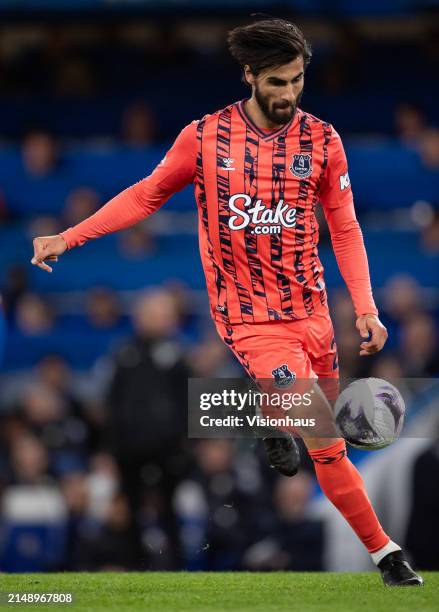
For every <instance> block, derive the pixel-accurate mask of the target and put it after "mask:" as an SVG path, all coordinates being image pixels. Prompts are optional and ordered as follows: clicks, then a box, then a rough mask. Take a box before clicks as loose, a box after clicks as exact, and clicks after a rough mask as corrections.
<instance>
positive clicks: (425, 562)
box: [406, 440, 439, 571]
mask: <svg viewBox="0 0 439 612" xmlns="http://www.w3.org/2000/svg"><path fill="white" fill-rule="evenodd" d="M438 478H439V442H438V440H435V441H434V442H433V443H432V444H431V445H430V447H429V448H427V449H426V450H425V451H424V452H423V453H421V454H420V455H419V457H418V458H417V459H416V461H415V463H414V466H413V477H412V484H411V502H412V506H411V512H410V518H409V522H408V528H407V535H406V544H407V548H408V550H409V551H410V554H411V555H412V557H413V561H414V563H416V565H417V567H422V568H423V569H425V570H430V571H435V570H436V571H437V570H438V569H439V557H438V555H437V550H438V547H439V530H438V528H437V517H438V516H439V489H438V488H437V487H435V486H432V483H433V482H437V480H438Z"/></svg>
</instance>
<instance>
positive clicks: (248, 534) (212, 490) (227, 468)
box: [174, 439, 271, 570]
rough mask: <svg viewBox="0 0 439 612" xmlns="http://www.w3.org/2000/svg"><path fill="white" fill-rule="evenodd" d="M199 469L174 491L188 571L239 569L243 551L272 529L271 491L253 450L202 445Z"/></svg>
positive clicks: (215, 442)
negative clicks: (243, 450) (269, 519)
mask: <svg viewBox="0 0 439 612" xmlns="http://www.w3.org/2000/svg"><path fill="white" fill-rule="evenodd" d="M194 451H195V456H196V459H197V461H196V466H195V467H194V470H193V472H192V473H191V475H190V476H189V478H188V479H186V480H184V481H183V482H182V483H181V484H180V486H179V487H178V489H177V491H176V496H175V500H174V505H175V509H176V512H177V516H178V517H179V523H180V537H181V541H182V554H183V558H184V563H185V567H186V568H187V569H203V570H231V569H240V568H241V564H242V556H243V554H244V551H245V550H246V549H247V548H248V547H249V546H250V545H251V544H252V543H253V542H254V540H255V538H256V537H258V538H259V537H261V534H266V533H267V531H268V530H269V528H270V527H271V525H270V524H269V521H268V520H267V518H268V517H269V512H268V509H269V491H268V490H267V487H266V483H265V482H264V480H263V479H262V474H261V470H260V464H259V463H258V461H257V457H256V455H255V453H254V452H253V449H252V450H251V451H250V452H248V453H246V452H239V451H238V452H237V449H236V446H235V444H234V442H233V441H231V440H224V439H210V440H200V441H198V443H197V445H196V446H195V449H194Z"/></svg>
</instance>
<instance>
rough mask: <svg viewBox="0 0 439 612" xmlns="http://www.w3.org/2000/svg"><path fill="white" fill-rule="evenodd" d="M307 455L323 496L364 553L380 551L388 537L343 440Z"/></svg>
mask: <svg viewBox="0 0 439 612" xmlns="http://www.w3.org/2000/svg"><path fill="white" fill-rule="evenodd" d="M308 452H309V454H310V456H311V459H312V460H313V462H314V467H315V470H316V475H317V480H318V481H319V484H320V487H321V489H322V491H323V493H324V494H325V495H326V497H327V498H328V499H329V500H330V501H331V502H332V503H333V504H334V506H335V507H336V508H337V510H339V512H341V513H342V515H343V516H344V517H345V519H346V520H347V522H348V523H349V525H350V526H351V527H352V529H353V530H354V531H355V533H356V534H357V536H358V537H359V538H360V540H361V541H362V542H363V544H364V545H365V547H366V548H367V550H368V551H369V552H370V553H372V552H375V551H377V550H380V549H381V548H383V546H385V545H386V544H387V543H388V542H389V540H390V538H389V536H388V535H387V534H386V533H385V532H384V530H383V528H382V527H381V525H380V522H379V521H378V518H377V516H376V514H375V512H374V509H373V508H372V504H371V503H370V500H369V498H368V496H367V493H366V488H365V486H364V482H363V479H362V478H361V476H360V474H359V472H358V470H357V468H356V467H355V466H354V465H353V464H352V463H351V461H350V460H349V459H348V456H347V453H346V443H345V441H344V440H340V441H338V442H336V443H335V444H333V445H332V446H327V447H326V448H319V449H316V450H309V451H308Z"/></svg>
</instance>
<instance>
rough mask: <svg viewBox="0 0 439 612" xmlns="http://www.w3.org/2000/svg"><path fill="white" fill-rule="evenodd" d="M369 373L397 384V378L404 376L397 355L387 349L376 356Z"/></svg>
mask: <svg viewBox="0 0 439 612" xmlns="http://www.w3.org/2000/svg"><path fill="white" fill-rule="evenodd" d="M370 375H371V376H372V377H374V378H384V380H387V381H389V382H393V384H397V381H398V379H400V378H403V376H404V369H403V366H402V363H401V360H400V359H398V356H397V355H395V354H393V353H390V352H389V351H387V352H386V353H385V354H383V355H381V356H378V358H377V359H376V361H375V362H374V364H373V366H372V368H371V371H370Z"/></svg>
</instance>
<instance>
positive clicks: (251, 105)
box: [244, 96, 283, 130]
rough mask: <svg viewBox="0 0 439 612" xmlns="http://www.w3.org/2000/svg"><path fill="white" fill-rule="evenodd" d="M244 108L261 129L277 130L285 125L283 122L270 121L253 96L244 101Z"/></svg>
mask: <svg viewBox="0 0 439 612" xmlns="http://www.w3.org/2000/svg"><path fill="white" fill-rule="evenodd" d="M244 108H245V112H246V113H247V115H248V116H249V117H250V119H251V120H252V121H253V123H254V124H255V125H256V126H257V127H258V128H260V129H261V130H277V129H279V128H281V127H282V126H283V124H282V123H273V122H272V121H270V120H269V119H268V118H267V117H266V115H265V114H264V113H263V111H262V110H261V107H260V106H259V104H258V103H257V101H256V99H255V98H254V97H253V96H252V97H251V98H250V99H249V100H246V101H245V102H244Z"/></svg>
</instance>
